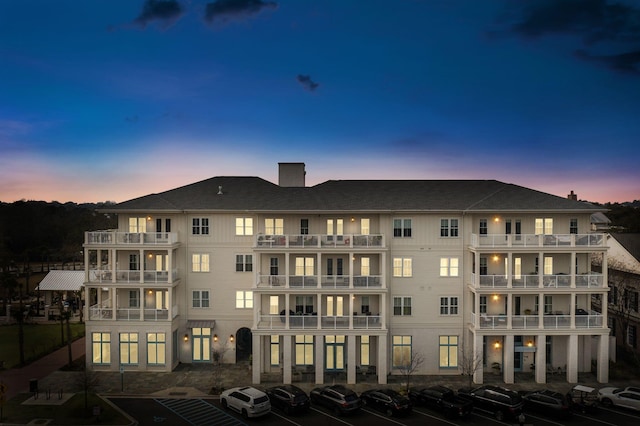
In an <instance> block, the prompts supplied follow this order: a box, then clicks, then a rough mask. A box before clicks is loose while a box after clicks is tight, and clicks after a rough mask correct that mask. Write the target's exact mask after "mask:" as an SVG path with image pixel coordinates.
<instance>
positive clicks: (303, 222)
mask: <svg viewBox="0 0 640 426" xmlns="http://www.w3.org/2000/svg"><path fill="white" fill-rule="evenodd" d="M300 234H302V235H308V234H309V219H300Z"/></svg>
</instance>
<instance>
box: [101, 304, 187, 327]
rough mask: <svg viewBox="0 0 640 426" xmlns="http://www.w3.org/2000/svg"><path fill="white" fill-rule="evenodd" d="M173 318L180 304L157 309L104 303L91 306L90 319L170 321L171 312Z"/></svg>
mask: <svg viewBox="0 0 640 426" xmlns="http://www.w3.org/2000/svg"><path fill="white" fill-rule="evenodd" d="M170 313H171V318H175V317H176V316H177V315H178V306H174V307H173V309H171V310H169V309H155V308H142V309H140V308H115V309H113V308H112V307H110V305H109V304H108V303H104V304H102V305H97V304H96V305H93V306H90V307H89V320H90V321H114V320H115V321H152V322H156V321H168V320H169V319H170V318H169V314H170Z"/></svg>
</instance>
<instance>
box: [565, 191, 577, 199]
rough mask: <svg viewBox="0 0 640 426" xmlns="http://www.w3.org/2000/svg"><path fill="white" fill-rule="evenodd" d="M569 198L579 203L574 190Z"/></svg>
mask: <svg viewBox="0 0 640 426" xmlns="http://www.w3.org/2000/svg"><path fill="white" fill-rule="evenodd" d="M567 198H568V199H570V200H573V201H578V194H574V193H573V190H571V193H570V194H569V195H567Z"/></svg>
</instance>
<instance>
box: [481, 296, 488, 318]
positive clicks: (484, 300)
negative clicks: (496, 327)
mask: <svg viewBox="0 0 640 426" xmlns="http://www.w3.org/2000/svg"><path fill="white" fill-rule="evenodd" d="M480 313H481V314H486V313H487V296H480Z"/></svg>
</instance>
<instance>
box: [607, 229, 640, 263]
mask: <svg viewBox="0 0 640 426" xmlns="http://www.w3.org/2000/svg"><path fill="white" fill-rule="evenodd" d="M611 236H612V237H613V238H615V239H616V241H618V242H619V243H620V245H621V246H622V247H624V248H625V250H627V251H628V252H629V254H630V255H631V256H633V257H635V258H636V260H637V261H639V262H640V234H637V233H631V232H629V233H622V232H620V233H618V232H616V233H611Z"/></svg>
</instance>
